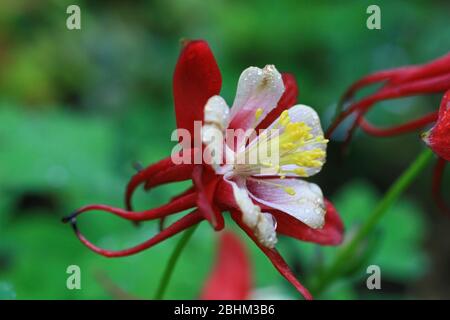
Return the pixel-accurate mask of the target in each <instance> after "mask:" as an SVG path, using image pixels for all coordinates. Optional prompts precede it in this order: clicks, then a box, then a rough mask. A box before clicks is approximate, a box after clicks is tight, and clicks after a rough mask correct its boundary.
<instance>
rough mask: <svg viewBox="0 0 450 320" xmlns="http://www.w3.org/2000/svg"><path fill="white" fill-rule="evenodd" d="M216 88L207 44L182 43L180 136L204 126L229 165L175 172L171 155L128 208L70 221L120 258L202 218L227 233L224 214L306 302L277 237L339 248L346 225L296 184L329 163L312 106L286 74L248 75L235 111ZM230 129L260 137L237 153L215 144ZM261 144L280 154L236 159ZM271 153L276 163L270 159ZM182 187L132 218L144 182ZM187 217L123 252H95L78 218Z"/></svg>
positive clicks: (253, 71) (132, 185)
mask: <svg viewBox="0 0 450 320" xmlns="http://www.w3.org/2000/svg"><path fill="white" fill-rule="evenodd" d="M220 87H221V76H220V71H219V69H218V67H217V63H216V61H215V59H214V57H213V55H212V53H211V51H210V49H209V47H208V45H207V43H206V42H204V41H191V42H188V43H186V44H185V46H184V48H183V51H182V53H181V55H180V58H179V60H178V63H177V66H176V68H175V73H174V82H173V92H174V102H175V112H176V118H177V127H178V130H179V132H181V131H182V130H185V131H188V132H189V133H191V136H194V137H195V136H197V137H198V132H196V131H195V125H194V122H195V121H200V122H201V123H202V130H201V131H202V132H201V139H202V142H203V145H204V147H205V148H206V149H208V148H212V149H215V150H219V151H224V153H223V158H225V159H227V160H231V161H225V162H224V163H222V160H223V158H222V157H218V158H217V157H214V156H213V157H212V161H211V162H210V163H209V164H207V163H202V164H193V162H192V161H190V162H188V163H182V164H175V163H174V161H172V158H170V157H169V158H166V159H163V160H161V161H160V162H158V163H156V164H154V165H151V166H149V167H147V168H146V169H144V170H142V171H140V172H138V173H137V174H136V175H135V176H134V177H133V178H132V179H131V181H130V182H129V184H128V186H127V191H126V197H125V198H126V199H125V201H126V206H127V210H122V209H118V208H112V207H109V206H104V205H90V206H86V207H83V208H81V209H79V210H77V211H76V212H75V213H73V214H72V215H71V216H69V217H68V218H66V221H71V222H72V225H73V227H74V229H75V231H76V234H77V236H78V237H79V238H80V240H81V241H82V242H83V243H84V244H85V245H87V246H88V247H89V248H91V249H92V250H94V251H95V252H98V253H100V254H102V255H105V256H109V257H117V256H125V255H130V254H133V253H136V252H139V251H142V250H144V249H146V248H149V247H151V246H153V245H155V244H157V243H159V242H161V241H163V240H165V239H167V238H168V237H171V236H173V235H175V234H177V233H178V232H180V231H182V230H184V229H186V228H189V227H191V226H192V225H194V224H196V223H199V222H200V221H202V220H208V221H209V222H210V224H211V225H212V226H213V228H214V229H215V230H221V229H223V227H224V218H223V214H222V213H223V212H224V211H229V212H230V213H231V216H232V218H233V220H234V221H235V222H236V223H237V224H238V225H239V226H240V227H241V228H242V229H243V230H244V231H245V232H246V233H247V234H248V235H249V236H250V237H251V238H252V239H253V240H254V241H255V243H256V244H257V245H258V247H259V248H260V249H261V250H262V251H263V252H264V253H265V254H266V255H267V256H268V258H269V259H270V260H271V262H272V263H273V264H274V266H275V268H276V269H277V270H278V271H279V272H280V273H281V274H282V275H283V276H284V277H285V278H286V279H287V280H288V281H290V282H291V283H292V284H293V285H294V286H295V287H296V288H297V290H299V292H301V293H302V294H303V296H304V297H305V298H308V299H309V298H311V295H310V294H309V292H308V291H307V290H306V289H305V288H304V287H303V286H302V285H301V284H300V282H299V281H298V280H297V279H296V278H295V276H294V275H293V274H292V272H291V271H290V269H289V267H288V266H287V264H286V263H285V261H284V260H283V258H282V257H281V256H280V254H279V253H278V251H277V250H276V249H275V244H276V241H277V234H282V235H287V236H290V237H294V238H297V239H300V240H303V241H312V242H316V243H320V244H324V245H336V244H339V243H340V242H341V241H342V233H343V226H342V222H341V220H340V218H339V216H338V214H337V212H336V210H335V209H334V207H333V206H332V204H331V203H330V202H329V201H327V200H325V199H324V198H323V195H322V191H321V190H320V188H319V187H318V186H317V185H315V184H312V183H308V182H306V181H303V180H300V179H297V178H298V177H308V176H311V175H313V174H315V173H317V172H319V171H320V169H321V167H322V165H323V164H324V162H325V150H326V143H327V141H326V140H325V139H324V138H323V133H322V129H321V126H320V122H319V118H318V116H317V114H316V112H315V111H314V110H313V109H312V108H310V107H307V106H304V105H296V106H293V105H294V104H295V102H296V100H297V94H298V89H297V86H296V83H295V80H294V78H293V77H292V76H291V75H288V74H283V75H281V74H280V73H279V72H278V71H277V70H276V68H275V67H274V66H266V67H265V68H264V69H259V68H255V67H250V68H248V69H246V70H245V71H244V72H243V73H242V75H241V77H240V79H239V83H238V88H237V94H236V98H235V101H234V103H233V106H232V108H231V109H229V108H228V106H227V105H226V103H225V101H224V100H223V99H222V98H221V97H220V96H218V94H219V92H220ZM289 107H290V108H289ZM272 121H273V122H272ZM227 128H228V129H241V130H246V129H252V128H256V129H263V132H262V133H261V134H260V135H258V136H257V137H255V138H254V139H253V140H250V142H248V143H236V144H235V145H234V144H231V145H230V144H228V142H227V143H225V144H223V143H222V142H223V141H222V140H217V139H211V138H212V134H213V133H214V132H219V133H223V132H224V131H225V130H226V129H227ZM264 129H265V130H264ZM266 142H267V143H269V145H272V144H274V145H277V146H279V152H280V153H279V158H278V159H276V161H273V162H266V161H260V160H258V161H256V162H254V163H253V162H251V163H249V162H246V161H240V160H242V159H245V158H246V157H247V156H249V155H251V154H252V153H254V152H255V150H258V149H261V148H264V147H265V146H267V145H268V144H267V143H266ZM217 143H219V144H217ZM222 147H223V148H222ZM199 152H201V153H202V154H203V150H202V149H200V150H199V148H197V147H196V146H195V144H188V145H187V146H184V148H183V150H182V151H180V153H179V154H178V155H179V156H181V157H184V156H185V155H188V158H189V157H191V156H192V157H193V158H195V157H196V155H198V154H199ZM268 153H269V155H271V156H273V154H271V153H272V151H269V152H268ZM219 154H220V152H219ZM271 158H272V159H273V157H271ZM191 160H192V159H191ZM188 179H192V182H193V186H192V187H191V188H189V189H188V190H186V191H185V192H184V193H182V194H180V195H179V196H177V197H175V198H174V199H173V200H172V201H171V202H170V203H168V204H166V205H163V206H161V207H159V208H154V209H151V210H147V211H143V212H134V211H132V207H131V197H132V194H133V192H134V190H135V189H136V188H137V187H138V186H139V185H141V184H143V183H145V187H146V189H150V188H153V187H155V186H158V185H161V184H164V183H169V182H174V181H182V180H188ZM186 209H192V212H191V213H189V214H187V215H185V216H184V217H182V218H180V219H179V220H178V221H177V222H175V223H173V224H172V225H170V226H169V227H167V228H165V229H163V230H162V231H161V232H160V233H158V234H157V235H155V236H153V237H152V238H150V239H149V240H147V241H146V242H144V243H142V244H140V245H137V246H135V247H133V248H129V249H125V250H120V251H111V250H105V249H102V248H99V247H97V246H95V245H94V244H92V243H91V242H89V241H88V240H87V239H86V238H85V237H84V236H83V235H82V234H81V233H80V232H79V231H78V229H77V226H76V216H78V215H79V214H81V213H83V212H87V211H90V210H104V211H107V212H110V213H113V214H115V215H118V216H120V217H122V218H125V219H128V220H133V221H143V220H153V219H163V218H164V217H166V216H167V215H170V214H174V213H177V212H181V211H183V210H186Z"/></svg>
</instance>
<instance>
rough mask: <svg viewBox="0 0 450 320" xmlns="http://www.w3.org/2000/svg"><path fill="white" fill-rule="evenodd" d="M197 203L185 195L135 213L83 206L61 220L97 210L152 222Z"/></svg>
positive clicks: (118, 209)
mask: <svg viewBox="0 0 450 320" xmlns="http://www.w3.org/2000/svg"><path fill="white" fill-rule="evenodd" d="M196 201H197V195H196V194H194V193H190V194H186V195H184V196H183V197H179V198H177V199H175V200H173V201H171V202H169V203H167V204H165V205H163V206H161V207H158V208H154V209H151V210H146V211H141V212H135V211H128V210H124V209H120V208H114V207H111V206H107V205H103V204H92V205H88V206H84V207H82V208H80V209H78V210H77V211H75V212H74V213H72V214H71V215H69V216H67V217H65V218H64V219H63V222H69V221H72V220H74V219H75V218H76V217H78V216H79V215H81V214H83V213H86V212H89V211H94V210H99V211H104V212H108V213H111V214H114V215H116V216H119V217H121V218H123V219H127V220H131V221H147V220H153V219H158V218H162V217H165V216H167V215H170V214H174V213H177V212H180V211H183V210H187V209H190V208H193V207H195V206H196Z"/></svg>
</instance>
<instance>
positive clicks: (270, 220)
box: [224, 176, 277, 248]
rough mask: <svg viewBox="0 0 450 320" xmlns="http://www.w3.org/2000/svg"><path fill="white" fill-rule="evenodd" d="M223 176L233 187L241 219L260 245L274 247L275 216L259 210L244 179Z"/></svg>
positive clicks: (275, 239) (275, 241)
mask: <svg viewBox="0 0 450 320" xmlns="http://www.w3.org/2000/svg"><path fill="white" fill-rule="evenodd" d="M224 178H225V181H227V182H228V183H229V184H230V185H231V186H232V187H233V195H234V198H235V200H236V203H237V205H238V206H239V209H240V211H241V213H242V221H243V222H244V223H245V225H247V226H248V227H249V228H250V229H251V230H252V231H253V232H254V234H255V236H256V238H257V239H258V241H259V242H260V243H261V244H262V245H264V246H266V247H268V248H273V247H275V244H276V243H277V234H276V231H275V229H276V222H275V218H274V217H273V216H272V215H271V214H269V213H264V212H261V208H260V207H259V206H258V205H255V204H254V203H253V201H252V199H251V198H250V195H249V192H248V190H247V188H246V186H245V180H244V179H240V180H239V181H238V182H237V183H236V182H234V181H232V180H229V179H228V178H227V176H225V177H224Z"/></svg>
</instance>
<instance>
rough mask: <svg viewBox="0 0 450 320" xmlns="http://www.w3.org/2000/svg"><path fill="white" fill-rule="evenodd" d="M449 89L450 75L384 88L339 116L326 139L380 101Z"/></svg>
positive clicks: (327, 133)
mask: <svg viewBox="0 0 450 320" xmlns="http://www.w3.org/2000/svg"><path fill="white" fill-rule="evenodd" d="M449 87H450V74H445V75H443V76H439V77H435V78H427V79H420V80H417V81H413V82H410V83H406V84H401V85H398V86H393V87H386V88H382V89H380V90H379V91H378V92H376V93H374V94H372V95H370V96H368V97H366V98H364V99H362V100H360V101H358V102H356V103H354V104H352V105H351V106H350V107H349V108H348V109H347V110H345V111H343V112H342V113H341V114H339V116H338V117H337V118H336V119H335V120H334V121H333V123H332V124H331V125H330V127H329V128H328V130H327V132H326V137H330V136H331V135H332V134H333V132H334V131H335V130H336V128H337V127H338V126H339V125H340V124H341V123H342V121H344V120H345V119H346V118H347V117H348V116H349V115H351V114H352V113H353V112H355V111H360V112H361V111H364V112H367V110H368V109H369V108H371V107H372V106H373V105H374V104H375V103H377V102H379V101H382V100H388V99H396V98H402V97H407V96H413V95H417V94H425V93H433V92H441V91H445V90H446V89H448V88H449Z"/></svg>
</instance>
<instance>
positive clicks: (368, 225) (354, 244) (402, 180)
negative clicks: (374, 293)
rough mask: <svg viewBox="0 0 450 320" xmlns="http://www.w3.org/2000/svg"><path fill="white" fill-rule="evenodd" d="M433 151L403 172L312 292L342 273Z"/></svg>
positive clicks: (423, 154) (424, 152) (426, 153)
mask: <svg viewBox="0 0 450 320" xmlns="http://www.w3.org/2000/svg"><path fill="white" fill-rule="evenodd" d="M432 155H433V153H432V151H431V150H430V149H428V148H427V149H426V150H425V151H423V152H422V153H421V154H420V155H419V156H418V157H417V159H416V160H415V161H414V162H413V163H412V164H411V165H410V166H409V167H408V169H406V171H404V172H403V174H402V175H401V176H400V177H399V178H398V179H397V181H395V183H394V184H393V185H392V186H391V187H390V188H389V190H388V191H387V193H386V194H385V195H384V197H383V199H382V200H381V201H380V202H379V203H378V205H377V206H376V207H375V209H374V210H373V211H372V212H371V214H370V215H369V218H368V219H367V220H366V221H365V223H364V224H363V225H362V226H361V228H360V229H359V230H358V231H357V233H356V234H355V235H354V237H352V238H351V240H350V241H349V242H348V243H347V244H346V245H345V246H344V247H342V248H341V249H340V251H338V253H337V255H336V256H335V258H334V260H333V262H332V263H331V264H330V266H329V267H328V268H326V269H325V270H324V271H323V273H321V274H320V276H319V278H318V281H317V283H316V285H315V286H313V288H312V290H311V291H312V292H314V294H316V295H318V294H320V293H321V292H322V291H323V290H324V289H325V288H326V286H328V285H329V284H330V283H331V282H332V281H333V280H334V279H335V278H336V277H338V276H339V275H340V273H341V272H342V269H343V268H344V267H345V265H346V263H347V262H348V261H350V260H351V259H352V257H353V256H354V253H355V251H357V249H358V248H359V244H360V243H361V241H363V240H364V238H366V237H367V235H369V233H370V232H371V231H372V230H373V229H374V228H375V226H376V225H377V223H378V222H379V220H380V219H381V218H382V217H383V215H384V214H385V213H386V212H387V211H388V209H389V208H390V207H391V206H392V205H393V204H394V202H395V201H396V200H397V199H398V197H399V196H400V195H401V194H402V193H403V192H404V191H405V190H406V189H407V188H408V187H409V186H410V185H411V183H412V182H413V181H414V179H415V178H416V177H417V176H418V175H419V174H420V173H421V172H422V171H423V169H424V168H425V167H426V165H427V164H428V162H429V161H430V160H431V159H432Z"/></svg>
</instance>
